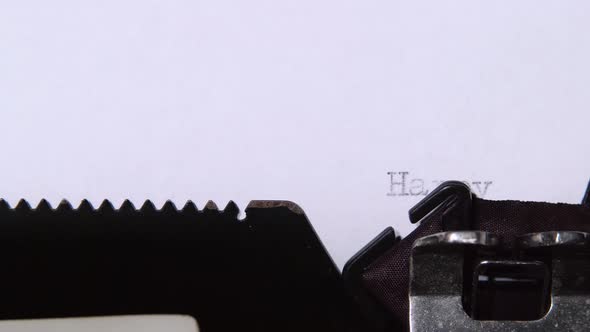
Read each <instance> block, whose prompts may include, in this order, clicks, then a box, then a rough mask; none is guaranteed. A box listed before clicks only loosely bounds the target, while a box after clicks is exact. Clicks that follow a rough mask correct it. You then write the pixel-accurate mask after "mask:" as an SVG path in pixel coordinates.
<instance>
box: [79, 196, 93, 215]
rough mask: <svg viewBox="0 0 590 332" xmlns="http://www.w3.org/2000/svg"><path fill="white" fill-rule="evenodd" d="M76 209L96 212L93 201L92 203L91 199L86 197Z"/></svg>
mask: <svg viewBox="0 0 590 332" xmlns="http://www.w3.org/2000/svg"><path fill="white" fill-rule="evenodd" d="M76 211H77V212H79V213H92V212H94V207H93V206H92V203H90V201H89V200H87V199H84V200H82V202H80V205H79V206H78V208H77V209H76Z"/></svg>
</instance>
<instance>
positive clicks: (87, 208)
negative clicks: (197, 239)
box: [0, 199, 240, 217]
mask: <svg viewBox="0 0 590 332" xmlns="http://www.w3.org/2000/svg"><path fill="white" fill-rule="evenodd" d="M0 210H2V211H11V212H16V213H20V214H23V213H30V212H34V213H48V212H54V213H66V212H73V213H82V214H84V213H87V214H101V215H108V214H154V213H161V214H178V213H180V214H185V215H190V214H198V213H222V214H224V215H228V216H232V217H237V215H238V214H239V213H240V208H239V207H238V205H237V204H236V203H235V202H234V201H229V202H228V203H227V205H226V206H225V208H224V209H223V210H220V209H219V207H218V206H217V204H215V202H214V201H208V202H207V204H205V206H204V207H203V209H202V210H199V208H198V207H197V205H196V204H195V203H194V202H193V201H190V200H189V201H187V202H186V204H184V206H183V207H182V209H178V207H177V206H176V205H175V204H174V202H172V201H171V200H168V201H166V203H164V205H163V206H162V208H160V209H158V208H157V207H156V206H155V204H154V203H153V202H152V201H151V200H149V199H148V200H146V201H145V202H144V203H143V204H142V205H141V208H140V209H139V210H138V209H137V208H136V207H135V205H134V204H133V203H132V202H131V201H130V200H128V199H126V200H125V201H124V202H123V203H122V204H121V206H120V207H119V208H118V209H117V208H115V206H114V205H113V203H111V201H109V200H108V199H105V200H103V201H102V203H101V204H100V205H99V206H98V208H95V207H94V206H93V205H92V203H91V202H90V201H89V200H87V199H84V200H82V201H81V202H80V204H79V205H78V207H77V208H75V209H74V208H73V207H72V204H71V203H70V202H69V201H68V200H65V199H64V200H62V201H61V202H60V203H59V205H58V206H57V207H56V208H55V209H54V208H53V207H52V206H51V203H49V201H48V200H46V199H42V200H41V201H39V203H38V204H37V206H36V207H35V209H32V208H31V205H30V204H29V203H28V202H27V201H26V200H25V199H21V200H19V202H18V203H17V205H16V206H15V207H14V208H12V207H11V206H10V204H9V203H8V201H6V200H4V199H0Z"/></svg>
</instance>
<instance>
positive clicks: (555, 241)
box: [410, 231, 590, 332]
mask: <svg viewBox="0 0 590 332" xmlns="http://www.w3.org/2000/svg"><path fill="white" fill-rule="evenodd" d="M589 239H590V234H588V233H582V232H563V231H560V232H545V233H534V234H527V235H524V236H522V237H520V238H518V239H517V240H516V245H517V247H518V248H519V249H521V252H522V256H518V257H510V258H502V259H499V260H492V261H490V260H489V259H482V260H481V261H480V263H481V262H483V263H484V265H485V264H487V265H490V264H492V265H493V264H506V265H511V264H512V265H514V266H520V265H523V264H525V265H526V264H528V265H530V266H535V265H538V264H540V263H537V261H535V260H534V259H537V258H538V257H539V256H538V255H539V251H540V250H539V249H549V250H548V253H547V254H546V255H545V256H544V257H545V258H546V259H547V262H548V266H550V284H551V285H550V286H548V289H549V293H550V296H549V301H550V304H549V306H548V311H547V313H546V314H545V315H544V316H542V317H541V318H540V319H536V320H526V321H525V320H476V319H473V318H472V317H470V315H469V314H468V313H467V312H466V311H465V309H464V305H463V297H464V296H469V295H470V294H463V292H464V291H465V288H464V278H465V276H469V275H470V274H469V273H465V268H470V267H471V265H469V266H467V265H466V261H467V260H466V257H467V256H468V255H470V256H469V257H471V258H470V259H472V257H473V256H474V255H475V256H477V255H478V251H481V250H488V251H494V250H495V248H497V246H498V243H499V242H500V241H499V239H498V238H497V237H496V236H495V235H493V234H489V233H484V232H445V233H439V234H434V235H431V236H428V237H424V238H421V239H418V240H417V241H416V242H415V245H414V249H413V251H412V257H411V261H410V331H412V332H435V331H437V332H438V331H441V332H442V331H491V332H496V331H498V332H499V331H511V332H512V331H514V332H529V331H531V332H532V331H588V329H589V326H590V309H588V308H589V307H590V280H589V279H590V259H589V258H588V256H587V253H588V251H589V249H590V244H589V243H590V242H589ZM557 249H558V250H557ZM529 253H531V255H532V256H534V257H535V258H534V259H533V258H531V260H529V261H527V255H528V254H529ZM527 262H528V263H527ZM477 266H480V264H477ZM471 275H473V274H471ZM469 282H470V281H469V280H467V283H468V284H469ZM531 305H537V304H531Z"/></svg>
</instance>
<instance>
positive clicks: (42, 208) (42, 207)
mask: <svg viewBox="0 0 590 332" xmlns="http://www.w3.org/2000/svg"><path fill="white" fill-rule="evenodd" d="M35 211H37V212H47V211H53V208H52V207H51V204H49V202H48V201H47V200H46V199H42V200H41V201H39V204H37V207H36V208H35Z"/></svg>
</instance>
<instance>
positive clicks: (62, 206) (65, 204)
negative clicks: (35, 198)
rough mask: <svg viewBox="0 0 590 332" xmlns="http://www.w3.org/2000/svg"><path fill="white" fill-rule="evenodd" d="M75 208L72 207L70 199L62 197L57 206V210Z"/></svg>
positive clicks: (66, 210)
mask: <svg viewBox="0 0 590 332" xmlns="http://www.w3.org/2000/svg"><path fill="white" fill-rule="evenodd" d="M73 210H74V208H73V207H72V204H70V202H68V200H66V199H62V200H61V202H60V203H59V205H58V206H57V209H55V211H57V212H70V211H73Z"/></svg>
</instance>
